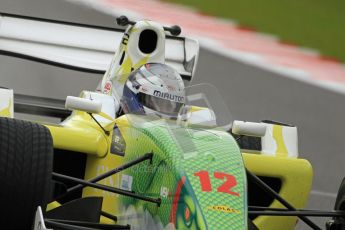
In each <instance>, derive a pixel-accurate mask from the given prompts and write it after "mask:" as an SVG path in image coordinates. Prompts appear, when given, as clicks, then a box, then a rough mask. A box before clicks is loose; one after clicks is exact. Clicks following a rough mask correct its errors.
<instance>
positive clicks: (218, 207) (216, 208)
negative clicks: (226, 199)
mask: <svg viewBox="0 0 345 230" xmlns="http://www.w3.org/2000/svg"><path fill="white" fill-rule="evenodd" d="M207 209H208V210H212V211H218V212H224V213H235V214H239V213H241V212H240V211H239V210H236V209H234V208H230V207H228V206H224V205H212V206H209V207H207Z"/></svg>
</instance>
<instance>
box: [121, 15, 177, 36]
mask: <svg viewBox="0 0 345 230" xmlns="http://www.w3.org/2000/svg"><path fill="white" fill-rule="evenodd" d="M116 23H117V24H118V25H119V26H128V25H134V24H135V23H136V22H134V21H131V20H129V19H128V18H127V17H126V16H124V15H122V16H120V17H118V18H116ZM163 29H164V30H165V31H168V32H170V34H171V35H173V36H178V35H180V34H181V27H180V26H178V25H174V26H170V27H168V26H163Z"/></svg>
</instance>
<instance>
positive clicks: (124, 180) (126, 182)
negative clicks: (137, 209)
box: [121, 174, 133, 191]
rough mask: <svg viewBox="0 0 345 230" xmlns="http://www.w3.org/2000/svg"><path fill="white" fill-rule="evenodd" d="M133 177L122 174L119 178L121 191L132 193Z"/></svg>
mask: <svg viewBox="0 0 345 230" xmlns="http://www.w3.org/2000/svg"><path fill="white" fill-rule="evenodd" d="M132 183H133V177H132V176H129V175H125V174H123V175H122V176H121V189H123V190H127V191H132Z"/></svg>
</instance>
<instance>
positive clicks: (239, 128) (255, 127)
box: [232, 120, 266, 137]
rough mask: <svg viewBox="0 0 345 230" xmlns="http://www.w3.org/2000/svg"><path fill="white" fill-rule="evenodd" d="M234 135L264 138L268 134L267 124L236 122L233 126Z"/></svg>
mask: <svg viewBox="0 0 345 230" xmlns="http://www.w3.org/2000/svg"><path fill="white" fill-rule="evenodd" d="M232 133H234V134H237V135H244V136H254V137H263V136H265V134H266V124H263V123H255V122H246V121H237V120H235V121H234V122H233V125H232Z"/></svg>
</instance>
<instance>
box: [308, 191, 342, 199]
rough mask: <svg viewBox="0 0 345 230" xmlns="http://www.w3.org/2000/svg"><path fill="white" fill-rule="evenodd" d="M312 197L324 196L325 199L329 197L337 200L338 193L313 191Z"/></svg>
mask: <svg viewBox="0 0 345 230" xmlns="http://www.w3.org/2000/svg"><path fill="white" fill-rule="evenodd" d="M310 195H315V196H324V197H329V198H334V199H335V198H337V194H336V193H331V192H323V191H317V190H312V191H311V192H310Z"/></svg>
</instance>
